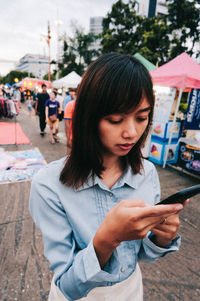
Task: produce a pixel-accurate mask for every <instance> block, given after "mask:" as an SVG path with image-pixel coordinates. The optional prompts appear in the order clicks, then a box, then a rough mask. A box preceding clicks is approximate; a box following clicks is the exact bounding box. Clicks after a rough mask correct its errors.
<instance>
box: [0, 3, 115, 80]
mask: <svg viewBox="0 0 200 301" xmlns="http://www.w3.org/2000/svg"><path fill="white" fill-rule="evenodd" d="M114 2H116V0H54V1H51V0H0V7H1V17H0V75H6V74H7V73H8V72H9V71H10V70H13V69H14V68H15V63H16V62H18V61H19V59H20V58H22V57H23V56H24V55H25V54H27V53H30V54H40V55H44V54H46V55H47V54H48V47H47V43H46V42H45V40H44V36H45V35H47V24H48V21H49V23H50V29H51V36H52V39H51V58H52V59H56V51H57V43H56V41H57V32H58V28H59V33H60V34H61V33H64V32H66V34H67V35H69V36H71V35H72V26H71V23H72V21H73V22H75V23H77V24H78V25H79V26H82V27H83V28H84V30H85V33H87V32H88V30H89V20H90V17H98V16H102V17H105V16H106V14H107V13H108V12H109V11H110V10H111V7H112V4H113V3H114ZM57 20H60V21H61V22H60V23H62V24H61V25H60V26H59V27H58V26H57V25H56V21H57Z"/></svg>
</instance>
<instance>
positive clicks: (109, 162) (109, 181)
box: [101, 157, 124, 189]
mask: <svg viewBox="0 0 200 301" xmlns="http://www.w3.org/2000/svg"><path fill="white" fill-rule="evenodd" d="M103 166H104V168H105V170H104V171H103V172H102V174H101V179H102V182H103V183H104V184H106V186H107V187H108V188H109V189H110V188H111V187H112V186H113V185H114V184H115V183H116V182H117V181H118V179H119V178H120V177H121V175H122V173H123V170H124V168H123V164H122V161H121V160H120V158H119V157H116V158H115V157H112V158H111V157H106V158H104V160H103Z"/></svg>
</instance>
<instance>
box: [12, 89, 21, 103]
mask: <svg viewBox="0 0 200 301" xmlns="http://www.w3.org/2000/svg"><path fill="white" fill-rule="evenodd" d="M13 99H15V100H17V101H19V103H20V101H21V92H20V87H16V89H15V91H14V93H13Z"/></svg>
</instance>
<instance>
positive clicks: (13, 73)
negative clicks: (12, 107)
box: [0, 70, 35, 85]
mask: <svg viewBox="0 0 200 301" xmlns="http://www.w3.org/2000/svg"><path fill="white" fill-rule="evenodd" d="M27 76H30V77H35V76H34V75H33V74H32V73H28V72H21V71H19V70H12V71H10V72H9V73H8V74H7V75H6V76H2V77H0V82H1V83H2V84H6V83H9V84H10V85H12V84H14V83H15V81H14V79H15V78H18V80H19V81H21V80H22V79H23V78H25V77H27Z"/></svg>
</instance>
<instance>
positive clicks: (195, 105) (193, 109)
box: [184, 89, 200, 130]
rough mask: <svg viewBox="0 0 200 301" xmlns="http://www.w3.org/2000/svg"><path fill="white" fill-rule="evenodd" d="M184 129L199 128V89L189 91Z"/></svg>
mask: <svg viewBox="0 0 200 301" xmlns="http://www.w3.org/2000/svg"><path fill="white" fill-rule="evenodd" d="M184 129H185V130H200V89H192V91H191V93H190V98H189V103H188V109H187V114H186V118H185V125H184Z"/></svg>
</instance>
